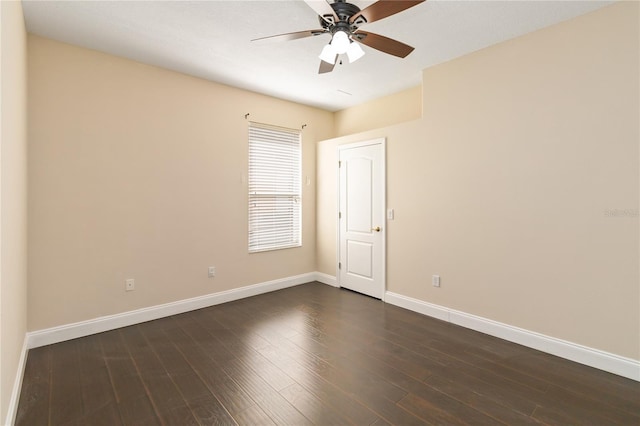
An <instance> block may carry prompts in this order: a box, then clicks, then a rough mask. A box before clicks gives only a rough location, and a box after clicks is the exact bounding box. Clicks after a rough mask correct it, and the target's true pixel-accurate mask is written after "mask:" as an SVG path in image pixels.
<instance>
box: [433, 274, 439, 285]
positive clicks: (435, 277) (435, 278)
mask: <svg viewBox="0 0 640 426" xmlns="http://www.w3.org/2000/svg"><path fill="white" fill-rule="evenodd" d="M431 284H432V285H433V286H434V287H440V275H433V276H431Z"/></svg>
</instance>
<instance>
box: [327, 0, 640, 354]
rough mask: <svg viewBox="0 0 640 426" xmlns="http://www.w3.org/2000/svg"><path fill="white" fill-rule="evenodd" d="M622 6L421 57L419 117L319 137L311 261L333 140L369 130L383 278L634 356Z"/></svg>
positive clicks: (630, 122)
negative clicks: (382, 229)
mask: <svg viewBox="0 0 640 426" xmlns="http://www.w3.org/2000/svg"><path fill="white" fill-rule="evenodd" d="M638 7H639V5H638V3H635V2H622V3H618V4H615V5H612V6H609V7H606V8H604V9H601V10H599V11H596V12H593V13H591V14H588V15H584V16H582V17H578V18H576V19H573V20H570V21H567V22H565V23H561V24H559V25H556V26H553V27H550V28H547V29H544V30H541V31H538V32H535V33H532V34H529V35H526V36H523V37H520V38H517V39H515V40H512V41H509V42H506V43H502V44H499V45H496V46H493V47H490V48H487V49H484V50H482V51H478V52H476V53H474V54H471V55H468V56H465V57H463V58H460V59H457V60H453V61H451V62H448V63H445V64H442V65H439V66H436V67H433V68H430V69H427V70H425V71H424V75H423V89H424V111H423V119H422V120H419V121H416V122H412V123H408V124H403V125H396V126H392V127H387V128H385V129H380V130H376V131H370V132H367V133H362V134H358V135H353V136H349V137H344V138H339V139H334V140H330V141H326V142H322V143H320V145H319V147H318V174H319V175H320V176H323V179H322V181H321V182H320V184H319V186H318V206H319V208H318V226H319V229H318V265H319V269H320V271H321V272H324V273H327V274H331V275H335V268H334V266H333V265H335V246H336V244H335V235H336V231H335V220H334V219H333V218H335V203H334V201H333V200H335V198H336V195H335V188H336V183H335V162H334V161H333V160H335V148H336V146H337V145H338V144H342V143H347V142H353V141H359V140H365V139H369V138H373V137H381V136H384V137H387V162H388V164H387V204H388V207H390V208H394V209H395V220H394V221H391V222H389V223H388V224H387V230H388V234H387V254H388V259H387V288H388V290H390V291H393V292H395V293H399V294H402V295H406V296H409V297H413V298H417V299H420V300H423V301H427V302H431V303H435V304H438V305H442V306H446V307H449V308H452V309H456V310H460V311H464V312H468V313H471V314H475V315H479V316H482V317H485V318H489V319H493V320H496V321H499V322H502V323H506V324H510V325H514V326H517V327H521V328H524V329H527V330H531V331H535V332H539V333H542V334H545V335H549V336H553V337H556V338H559V339H564V340H567V341H571V342H575V343H578V344H582V345H585V346H588V347H591V348H596V349H600V350H603V351H607V352H610V353H614V354H618V355H620V356H624V357H628V358H632V359H636V360H638V359H640V277H639V270H640V269H639V267H640V265H639V262H640V251H639V234H640V227H639V218H638V208H639V207H640V206H639V193H640V187H639V185H640V183H639V181H640V179H639V167H638V164H639V162H638V159H639V149H638V148H639V141H640V134H639V127H640V126H639V124H640V123H639V120H640V118H639V117H640V108H639V93H640V90H639V89H640V87H639V84H638V80H639V75H640V69H639V65H638V64H639V53H638V52H639V46H638V40H639V37H638V36H639V29H638V27H639V20H638ZM616 211H617V213H616ZM621 212H622V213H621ZM616 214H617V215H618V216H615V215H616ZM432 274H439V275H440V276H441V277H442V287H441V288H434V287H432V286H431V285H430V276H431V275H432Z"/></svg>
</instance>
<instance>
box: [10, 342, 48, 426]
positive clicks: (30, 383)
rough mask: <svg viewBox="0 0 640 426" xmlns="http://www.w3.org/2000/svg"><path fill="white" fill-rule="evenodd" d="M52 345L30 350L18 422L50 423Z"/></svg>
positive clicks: (17, 416) (31, 423)
mask: <svg viewBox="0 0 640 426" xmlns="http://www.w3.org/2000/svg"><path fill="white" fill-rule="evenodd" d="M50 387H51V346H45V347H42V348H36V349H31V350H29V353H28V355H27V363H26V366H25V371H24V378H23V381H22V391H21V395H20V402H19V405H18V412H17V415H16V424H23V425H46V424H48V423H49V395H50V394H51V393H50Z"/></svg>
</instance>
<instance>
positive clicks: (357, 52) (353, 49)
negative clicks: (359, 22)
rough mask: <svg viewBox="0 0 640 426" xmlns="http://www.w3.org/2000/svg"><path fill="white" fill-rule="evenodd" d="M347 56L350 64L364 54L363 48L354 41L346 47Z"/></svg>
mask: <svg viewBox="0 0 640 426" xmlns="http://www.w3.org/2000/svg"><path fill="white" fill-rule="evenodd" d="M347 56H348V57H349V63H350V64H352V63H354V62H355V61H357V60H358V59H360V58H362V57H363V56H364V50H362V47H360V45H359V44H358V43H356V42H355V41H354V42H352V43H351V44H350V45H349V48H348V49H347Z"/></svg>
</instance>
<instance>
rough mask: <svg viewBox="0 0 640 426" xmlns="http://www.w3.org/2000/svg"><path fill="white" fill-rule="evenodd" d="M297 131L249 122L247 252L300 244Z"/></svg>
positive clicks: (298, 132)
mask: <svg viewBox="0 0 640 426" xmlns="http://www.w3.org/2000/svg"><path fill="white" fill-rule="evenodd" d="M301 153H302V149H301V142H300V131H298V130H291V129H284V128H279V127H271V126H267V125H263V124H257V123H250V124H249V252H250V253H252V252H258V251H266V250H277V249H283V248H289V247H299V246H301V245H302V242H301V236H300V228H301V223H302V220H301V215H302V209H301V206H302V194H301V181H300V179H301V177H300V175H301V170H300V169H301Z"/></svg>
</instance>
